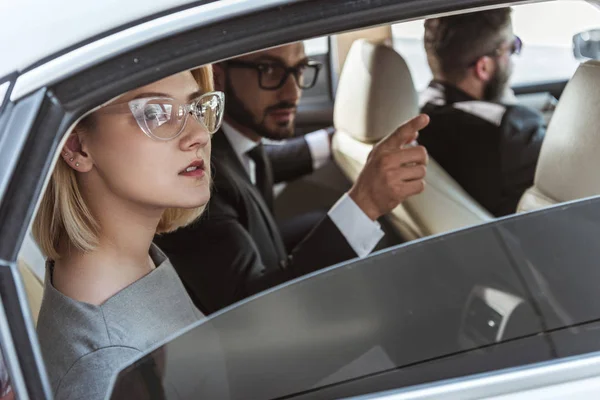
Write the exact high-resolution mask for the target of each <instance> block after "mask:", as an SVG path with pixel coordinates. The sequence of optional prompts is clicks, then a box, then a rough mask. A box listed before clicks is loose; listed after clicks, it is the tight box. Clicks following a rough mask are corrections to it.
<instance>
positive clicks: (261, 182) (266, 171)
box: [247, 143, 273, 211]
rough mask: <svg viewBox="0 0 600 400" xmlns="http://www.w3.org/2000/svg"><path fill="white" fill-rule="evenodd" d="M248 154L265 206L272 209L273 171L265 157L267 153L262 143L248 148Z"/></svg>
mask: <svg viewBox="0 0 600 400" xmlns="http://www.w3.org/2000/svg"><path fill="white" fill-rule="evenodd" d="M247 154H248V156H249V157H250V159H252V161H254V165H255V169H254V172H255V176H256V187H257V188H258V190H259V191H260V193H261V194H262V196H263V198H264V199H265V202H266V203H267V206H268V207H269V209H270V210H271V211H272V210H273V171H272V169H271V163H270V161H269V160H268V159H267V153H266V151H265V148H264V146H263V144H262V143H260V144H259V145H258V146H256V147H255V148H253V149H252V150H250V151H249V152H248V153H247Z"/></svg>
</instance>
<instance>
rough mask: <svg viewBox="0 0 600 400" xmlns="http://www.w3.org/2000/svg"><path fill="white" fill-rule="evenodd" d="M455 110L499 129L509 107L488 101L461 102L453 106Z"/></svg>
mask: <svg viewBox="0 0 600 400" xmlns="http://www.w3.org/2000/svg"><path fill="white" fill-rule="evenodd" d="M453 106H454V108H456V109H458V110H461V111H463V112H466V113H467V114H471V115H474V116H476V117H478V118H481V119H483V120H485V121H487V122H489V123H491V124H493V125H495V126H497V127H499V126H500V125H502V120H503V118H504V114H506V110H507V107H506V106H504V105H502V104H498V103H490V102H487V101H477V100H474V101H461V102H458V103H454V104H453Z"/></svg>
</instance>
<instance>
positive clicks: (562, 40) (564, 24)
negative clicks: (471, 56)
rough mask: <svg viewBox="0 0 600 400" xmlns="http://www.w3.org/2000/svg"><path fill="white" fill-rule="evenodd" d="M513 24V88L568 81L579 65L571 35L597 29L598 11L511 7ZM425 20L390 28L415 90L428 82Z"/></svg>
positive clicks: (560, 5)
mask: <svg viewBox="0 0 600 400" xmlns="http://www.w3.org/2000/svg"><path fill="white" fill-rule="evenodd" d="M512 8H513V14H512V21H513V29H514V32H515V34H516V35H518V36H519V37H521V39H522V40H523V43H524V48H523V51H522V53H521V55H520V56H516V57H513V60H514V63H515V69H514V73H513V76H512V78H511V83H512V84H513V85H520V84H533V83H540V82H548V81H560V80H568V79H569V78H570V77H571V76H572V75H573V73H574V72H575V70H576V69H577V66H578V65H579V63H580V61H578V60H576V59H575V57H574V55H573V50H572V38H573V35H575V34H577V33H580V32H583V31H586V30H590V29H595V28H598V27H600V9H598V8H597V7H595V6H593V5H591V4H589V3H587V2H585V1H555V2H546V3H536V4H525V5H519V6H514V7H512ZM423 21H424V20H422V19H421V20H416V21H411V22H406V23H399V24H394V25H392V33H393V36H394V48H395V49H396V50H397V51H398V52H399V53H400V54H401V55H402V56H403V57H404V58H405V59H406V61H407V63H408V65H409V68H410V70H411V73H412V76H413V79H414V82H415V86H416V88H417V90H419V91H420V90H423V89H424V88H425V87H426V86H427V84H428V83H429V81H430V80H431V77H432V76H431V71H430V69H429V66H428V64H427V57H426V55H425V49H424V47H423V34H424V27H423Z"/></svg>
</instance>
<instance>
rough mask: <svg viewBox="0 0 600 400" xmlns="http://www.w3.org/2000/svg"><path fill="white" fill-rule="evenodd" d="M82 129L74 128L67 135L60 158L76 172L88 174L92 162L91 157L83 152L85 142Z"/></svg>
mask: <svg viewBox="0 0 600 400" xmlns="http://www.w3.org/2000/svg"><path fill="white" fill-rule="evenodd" d="M83 137H84V134H83V132H82V129H81V128H79V127H76V128H75V129H73V132H71V134H70V135H69V138H68V139H67V142H66V143H65V145H64V147H63V150H62V154H61V155H62V158H63V160H65V162H66V163H67V165H68V166H69V167H71V168H73V169H74V170H75V171H77V172H88V171H90V170H91V169H92V166H93V165H94V162H93V160H92V157H91V156H90V155H89V153H88V152H87V151H85V147H86V146H85V141H84V140H82V139H83Z"/></svg>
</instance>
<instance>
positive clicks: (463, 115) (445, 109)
mask: <svg viewBox="0 0 600 400" xmlns="http://www.w3.org/2000/svg"><path fill="white" fill-rule="evenodd" d="M430 88H433V89H437V90H438V91H439V93H440V97H438V98H435V101H430V102H427V103H426V104H425V105H424V107H423V108H422V109H421V112H424V113H426V114H428V115H429V117H430V118H431V122H430V124H429V125H428V126H427V127H426V128H425V129H422V130H421V131H420V132H419V139H418V140H419V143H420V144H422V145H423V146H425V147H426V148H427V151H428V152H429V155H431V157H433V159H435V160H436V161H437V162H438V163H439V164H440V165H441V166H442V168H444V169H445V170H446V171H447V172H448V173H449V174H450V175H451V176H452V177H453V178H454V179H455V180H456V181H457V182H458V183H459V184H460V185H461V186H462V187H463V188H464V189H465V190H466V191H467V192H468V193H469V194H470V195H471V196H473V198H474V199H475V200H477V201H478V202H479V204H481V205H482V206H484V207H485V208H487V209H488V210H489V211H490V212H491V213H492V214H494V215H495V216H503V215H507V214H513V213H514V212H515V211H516V209H517V204H518V202H519V200H520V198H521V196H522V195H523V192H525V190H527V189H528V188H530V187H531V186H532V185H533V178H534V176H535V168H536V165H537V160H538V156H539V154H540V148H541V146H542V142H543V140H544V136H545V133H546V128H545V126H544V119H543V117H542V115H541V114H540V113H539V112H537V111H536V110H532V109H530V108H527V107H524V106H519V105H514V106H510V105H502V104H496V103H494V104H491V103H486V102H483V101H476V100H475V99H474V98H472V97H471V96H469V95H468V94H466V93H464V92H463V91H461V90H459V89H458V88H455V87H453V86H451V85H447V84H443V83H440V82H435V81H434V82H433V83H432V84H431V85H430ZM490 104H491V105H492V106H493V107H494V109H495V110H497V111H500V112H502V114H501V117H502V119H501V121H495V122H491V120H490V119H485V118H482V115H481V111H479V112H475V111H473V110H476V107H479V108H480V109H483V111H485V110H486V109H487V108H488V107H486V105H490ZM461 105H462V107H461ZM464 106H469V107H464Z"/></svg>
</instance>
